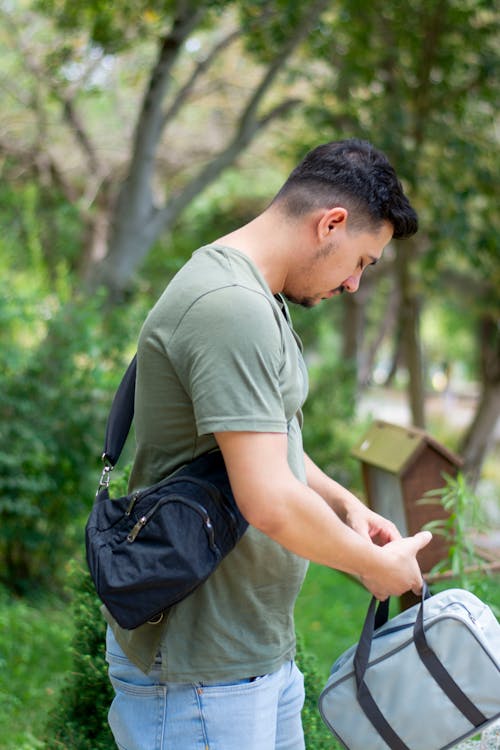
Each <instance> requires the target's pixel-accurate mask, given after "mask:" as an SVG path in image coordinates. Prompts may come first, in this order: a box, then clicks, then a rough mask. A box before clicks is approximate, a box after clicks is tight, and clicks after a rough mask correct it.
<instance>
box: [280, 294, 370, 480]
mask: <svg viewBox="0 0 500 750" xmlns="http://www.w3.org/2000/svg"><path fill="white" fill-rule="evenodd" d="M331 314H332V313H331ZM333 314H334V313H333ZM292 315H293V318H294V321H295V327H296V329H297V331H298V333H299V335H300V336H301V337H302V339H303V342H304V353H305V359H306V362H307V366H308V373H309V395H308V398H307V401H306V403H305V404H304V426H303V437H304V446H305V449H306V451H307V453H308V454H309V455H310V456H311V458H312V459H313V460H314V461H315V462H316V463H317V464H318V466H321V468H322V469H323V471H325V472H326V473H327V474H329V475H331V476H333V477H334V478H335V479H336V480H337V481H339V482H340V483H341V484H346V485H347V486H351V487H352V485H353V483H355V481H356V478H357V475H358V471H357V467H356V462H355V461H354V460H353V459H351V458H350V456H349V453H350V450H351V448H352V446H353V443H354V440H355V438H354V435H353V430H356V429H362V427H361V426H359V427H358V428H356V427H355V426H354V417H355V410H356V398H357V382H356V370H355V365H354V363H353V362H351V361H349V360H346V359H343V358H342V356H341V354H340V346H341V342H340V340H339V336H338V334H337V333H336V326H335V324H334V323H333V321H332V320H331V319H328V318H327V317H326V316H325V314H324V312H322V311H321V310H319V309H316V310H298V309H293V310H292Z"/></svg>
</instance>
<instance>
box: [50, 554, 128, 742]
mask: <svg viewBox="0 0 500 750" xmlns="http://www.w3.org/2000/svg"><path fill="white" fill-rule="evenodd" d="M71 585H72V589H73V593H74V599H73V617H74V637H73V643H72V648H71V653H72V660H73V664H72V669H71V671H70V672H68V674H67V675H66V679H65V682H64V684H63V686H62V689H61V692H60V696H59V700H58V703H57V706H56V708H55V709H54V711H53V712H52V714H51V716H50V718H49V721H48V724H47V727H46V731H45V741H46V747H47V748H50V750H56V749H57V748H59V749H60V750H68V749H69V748H71V750H113V748H114V747H115V744H114V741H113V738H112V735H111V732H110V729H109V726H108V723H107V714H108V710H109V706H110V704H111V700H112V695H113V691H112V688H111V684H110V682H109V680H108V676H107V664H106V660H105V633H106V624H105V621H104V619H103V617H102V615H101V612H100V602H99V600H98V599H97V596H96V593H95V589H94V585H93V583H92V579H91V578H90V575H89V573H88V571H87V570H83V569H81V568H80V567H79V566H78V565H76V564H74V565H73V570H72V573H71Z"/></svg>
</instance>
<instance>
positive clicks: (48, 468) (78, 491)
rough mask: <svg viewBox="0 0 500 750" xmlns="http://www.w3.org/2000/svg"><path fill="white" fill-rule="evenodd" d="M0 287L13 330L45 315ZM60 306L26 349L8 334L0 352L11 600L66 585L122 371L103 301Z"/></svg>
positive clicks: (1, 557) (1, 307) (2, 530)
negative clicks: (105, 325)
mask: <svg viewBox="0 0 500 750" xmlns="http://www.w3.org/2000/svg"><path fill="white" fill-rule="evenodd" d="M1 286H2V287H3V289H2V288H0V292H2V293H1V294H0V319H3V320H4V321H5V325H6V328H7V329H8V328H9V327H12V326H11V325H10V323H9V321H11V320H12V319H19V318H22V319H23V320H24V322H26V323H27V324H29V322H30V320H31V319H32V318H33V319H34V318H35V317H36V315H37V314H38V315H40V313H41V312H42V310H41V307H42V303H41V302H40V301H38V302H36V303H35V302H30V301H29V300H27V299H26V300H20V299H17V298H16V299H14V297H13V296H12V295H11V294H10V291H9V290H8V289H7V288H6V284H1ZM3 292H5V294H4V293H3ZM45 303H47V304H48V301H47V299H46V300H45ZM56 308H57V309H56V311H55V312H54V313H53V314H52V313H51V315H52V317H51V318H50V325H49V324H47V329H46V331H45V333H44V335H41V334H40V332H38V334H37V335H36V336H34V340H30V341H29V346H26V341H25V339H24V338H23V335H22V334H20V333H17V334H16V332H12V331H11V332H12V333H14V334H15V335H13V336H12V338H11V339H7V340H6V342H5V344H6V345H5V346H4V347H2V349H1V354H0V446H1V447H0V582H2V583H3V584H4V585H5V586H7V587H9V588H10V589H11V590H13V591H14V592H15V593H25V592H26V591H27V590H29V589H34V588H36V587H38V586H40V585H46V586H48V587H52V588H56V587H57V586H58V584H59V583H60V582H61V580H62V579H63V578H64V564H65V561H66V560H67V559H68V558H69V557H71V555H72V553H73V552H74V550H75V546H76V544H77V542H76V539H77V538H78V537H80V535H81V525H82V522H81V519H82V517H83V516H85V515H86V513H87V511H88V509H89V507H90V505H91V503H92V497H93V494H94V490H95V485H96V484H97V479H98V470H99V469H98V456H99V452H100V449H101V440H102V436H103V434H104V422H105V416H106V411H107V409H108V408H109V404H110V401H111V397H112V392H113V389H114V387H115V384H116V381H117V379H118V378H119V376H120V371H121V369H122V367H123V366H124V365H123V354H122V352H121V350H120V349H119V346H122V344H120V343H119V342H118V341H117V340H116V339H115V340H110V337H105V336H104V335H103V333H102V326H101V324H100V322H101V316H100V313H99V310H98V307H97V303H94V302H89V303H87V304H86V305H74V304H71V303H68V304H67V305H62V306H60V307H58V306H57V305H56ZM47 314H48V313H47ZM12 325H13V323H12ZM8 332H9V331H8V330H7V334H8ZM2 333H4V334H5V328H4V330H3V332H2ZM7 334H6V335H7ZM1 338H3V336H1ZM119 362H120V364H119Z"/></svg>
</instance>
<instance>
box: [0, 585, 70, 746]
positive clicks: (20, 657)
mask: <svg viewBox="0 0 500 750" xmlns="http://www.w3.org/2000/svg"><path fill="white" fill-rule="evenodd" d="M68 609H69V607H68V604H67V602H65V601H63V600H61V599H60V598H57V599H56V598H55V597H54V596H47V594H44V595H43V597H40V596H38V597H37V598H33V599H31V600H19V599H16V598H13V597H12V596H11V595H10V594H9V592H8V591H7V590H6V589H4V588H0V750H14V748H15V750H39V749H40V750H41V748H42V747H43V743H42V741H41V740H40V736H41V732H42V729H43V725H44V724H45V721H46V716H47V710H48V708H49V707H51V706H52V705H54V702H55V700H56V696H57V694H58V691H59V689H60V686H61V682H62V676H63V674H64V673H65V671H66V670H67V669H68V668H69V666H70V660H69V642H70V638H71V629H72V622H71V617H70V615H69V612H68ZM68 750H69V749H68Z"/></svg>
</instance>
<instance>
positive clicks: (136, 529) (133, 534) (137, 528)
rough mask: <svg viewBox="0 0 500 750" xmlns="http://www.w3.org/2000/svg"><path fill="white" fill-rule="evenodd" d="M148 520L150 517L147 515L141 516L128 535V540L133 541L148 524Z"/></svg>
mask: <svg viewBox="0 0 500 750" xmlns="http://www.w3.org/2000/svg"><path fill="white" fill-rule="evenodd" d="M147 521H148V519H147V518H146V516H142V518H139V520H138V521H137V523H136V524H135V526H134V528H133V529H132V531H131V532H130V534H128V535H127V542H130V543H132V542H134V541H135V539H136V537H137V534H138V533H139V531H140V530H141V529H142V528H143V527H144V526H145V525H146V523H147Z"/></svg>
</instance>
